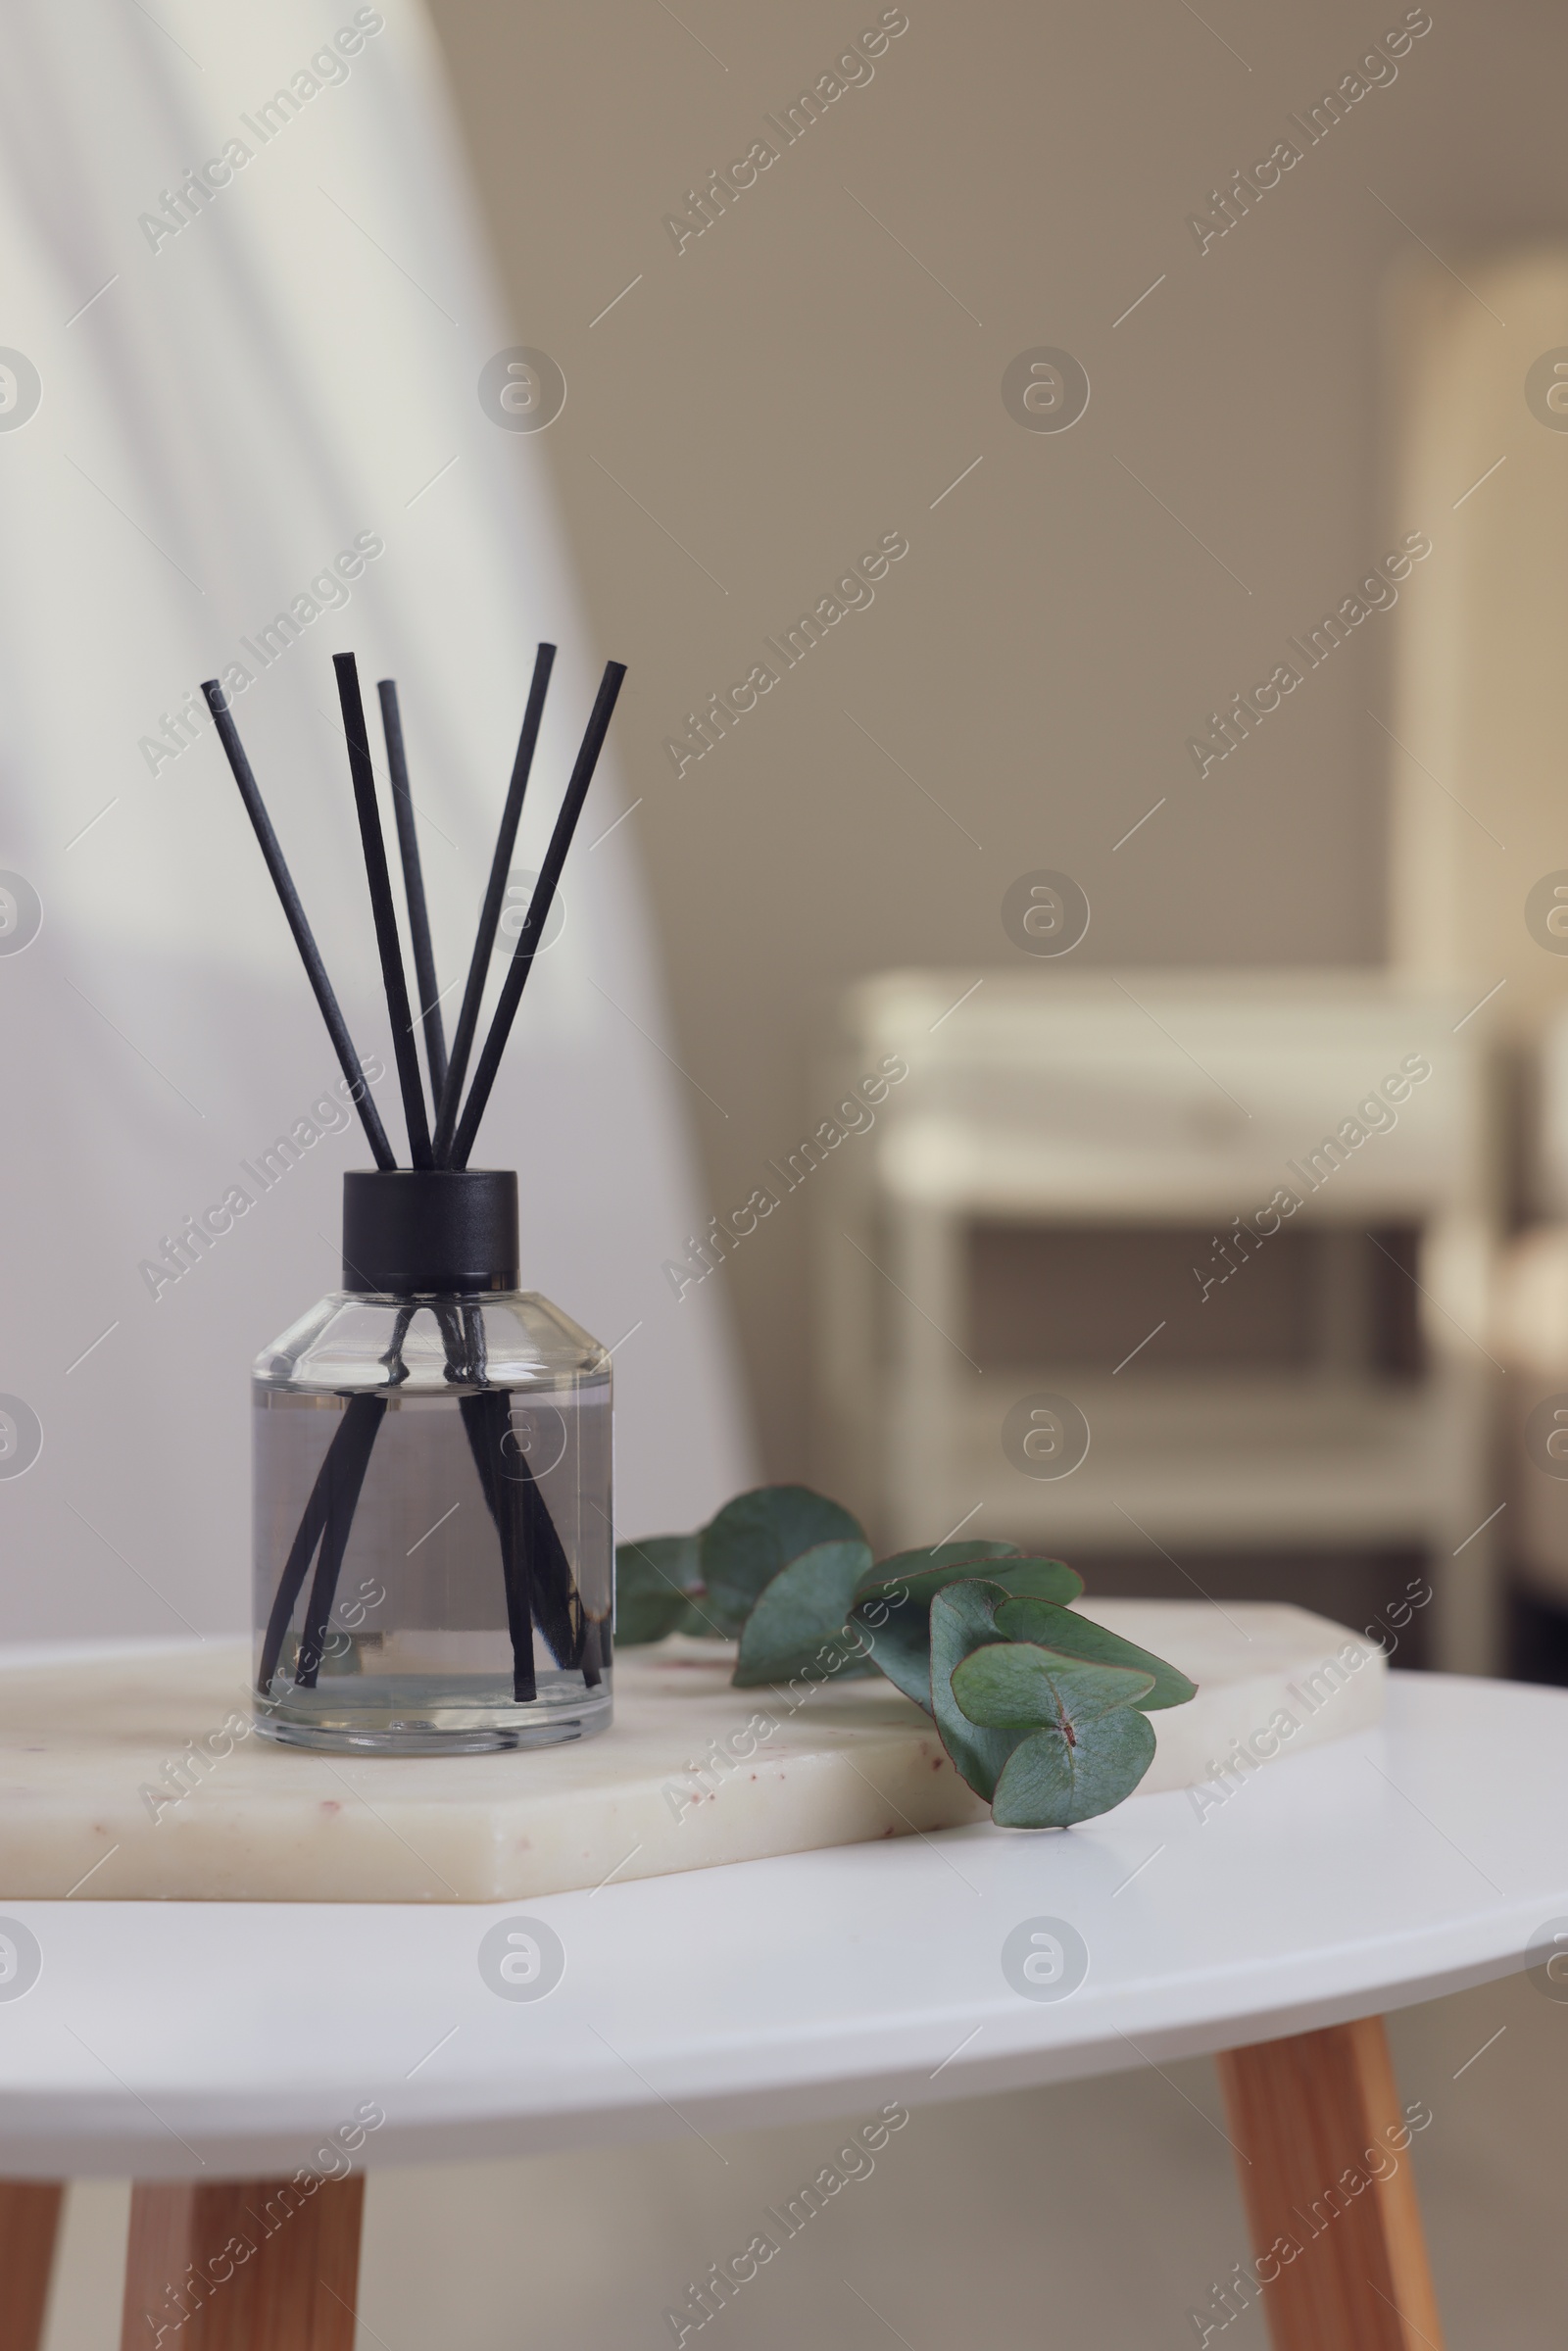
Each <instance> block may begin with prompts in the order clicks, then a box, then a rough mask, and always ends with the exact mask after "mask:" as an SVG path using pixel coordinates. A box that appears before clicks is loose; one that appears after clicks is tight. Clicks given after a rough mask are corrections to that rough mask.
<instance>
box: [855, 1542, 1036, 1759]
mask: <svg viewBox="0 0 1568 2351" xmlns="http://www.w3.org/2000/svg"><path fill="white" fill-rule="evenodd" d="M1006 1596H1007V1595H1006V1593H1005V1592H1004V1591H1003V1589H1002V1587H1001V1586H1000V1585H998V1584H992V1583H990V1582H986V1583H980V1582H977V1581H975V1580H973V1579H968V1578H966V1579H964V1580H963V1581H961V1582H959V1583H956V1584H950V1585H949V1586H948V1588H947V1590H946V1591H945V1592H938V1593H937V1596H936V1598H935V1599H934V1600H933V1601H932V1603H931V1614H930V1619H929V1624H930V1655H931V1680H930V1686H929V1693H928V1695H927V1697H926V1701H925V1703H926V1705H927V1707H928V1708H929V1710H930V1712H931V1714H932V1716H933V1717H934V1719H935V1722H936V1726H937V1729H938V1731H939V1732H940V1734H941V1737H942V1743H943V1745H944V1746H945V1747H946V1748H947V1750H948V1753H949V1754H950V1755H951V1756H952V1758H953V1760H954V1763H955V1765H956V1767H957V1771H958V1774H959V1776H960V1778H962V1779H964V1780H966V1781H967V1782H968V1784H969V1786H970V1787H971V1788H973V1789H974V1791H975V1794H976V1795H977V1796H984V1797H985V1799H986V1802H987V1803H988V1804H989V1803H990V1801H991V1799H992V1797H993V1796H994V1794H995V1793H996V1788H997V1779H998V1775H999V1774H1000V1772H1001V1771H1002V1768H1003V1766H1004V1764H1005V1762H1006V1760H1007V1757H1008V1756H1009V1755H1010V1754H1011V1753H1012V1750H1013V1748H1014V1747H1015V1746H1016V1745H1017V1743H1018V1739H1019V1734H1018V1733H1017V1732H1016V1731H991V1730H985V1729H982V1728H981V1727H980V1726H979V1725H978V1724H975V1723H972V1722H971V1721H970V1720H969V1717H968V1716H967V1715H966V1714H965V1713H964V1711H963V1709H962V1707H961V1706H960V1705H959V1704H958V1702H957V1700H956V1697H955V1696H954V1694H953V1676H954V1672H955V1670H956V1667H958V1666H959V1665H961V1664H962V1663H963V1661H964V1659H965V1658H966V1657H968V1656H970V1655H972V1653H973V1652H974V1651H975V1650H976V1649H979V1648H985V1647H987V1646H989V1645H990V1644H991V1643H992V1642H997V1643H1001V1642H1002V1641H1003V1639H1004V1636H1003V1635H1002V1634H1000V1633H999V1632H998V1631H997V1622H996V1612H997V1609H998V1607H999V1606H1000V1605H1001V1603H1002V1602H1003V1601H1004V1600H1005V1598H1006ZM872 1654H873V1655H876V1654H877V1652H876V1651H874V1650H873V1652H872ZM878 1662H880V1659H878Z"/></svg>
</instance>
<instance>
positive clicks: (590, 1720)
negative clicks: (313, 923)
mask: <svg viewBox="0 0 1568 2351" xmlns="http://www.w3.org/2000/svg"><path fill="white" fill-rule="evenodd" d="M553 653H554V649H553V648H552V647H550V646H541V647H540V649H539V657H538V661H537V662H536V664H535V669H534V679H533V687H532V691H531V692H530V695H529V699H528V708H527V712H526V715H525V717H524V720H523V726H522V733H521V738H520V740H519V743H518V747H517V756H516V759H515V763H514V767H513V774H512V782H511V785H510V787H509V790H508V794H507V800H506V805H505V808H504V810H503V814H502V820H501V827H500V833H499V837H498V839H497V843H496V849H495V855H494V857H493V858H492V862H491V871H490V881H489V886H488V888H487V890H486V894H485V900H484V906H483V910H482V912H481V915H480V920H479V929H478V936H477V937H476V939H475V942H474V948H473V955H472V958H471V960H470V963H469V969H468V978H467V985H466V991H465V995H464V1001H463V1007H462V1010H461V1012H460V1014H459V1019H458V1025H457V1029H456V1032H455V1034H454V1037H453V1042H452V1050H451V1053H450V1056H449V1055H448V1053H447V1050H446V1042H445V1035H444V1028H443V1023H442V1020H441V1013H440V1006H439V1001H438V997H439V992H438V989H437V986H436V979H435V968H434V957H433V953H432V950H431V944H430V933H429V924H428V920H427V916H426V910H425V902H424V890H423V883H422V879H421V875H420V867H419V854H418V843H417V834H416V829H415V822H414V808H413V802H412V799H411V797H410V792H409V780H408V772H407V764H406V759H405V756H404V748H403V736H402V726H401V722H400V717H399V710H398V701H397V690H396V687H395V686H394V685H393V684H392V682H391V681H390V680H384V681H383V682H382V684H381V687H380V700H381V712H382V720H383V727H384V731H385V738H386V751H387V765H388V769H389V772H390V779H391V786H392V797H393V805H394V812H395V816H396V820H397V831H398V840H399V846H400V851H401V857H402V865H403V879H404V886H405V900H406V910H407V919H408V929H409V937H410V943H411V947H412V951H413V960H414V967H415V976H416V979H417V986H418V995H419V1003H420V1006H421V1009H420V1012H419V1014H418V1021H417V1025H418V1027H419V1028H420V1029H421V1030H422V1033H423V1038H424V1046H425V1056H426V1062H427V1066H428V1072H429V1087H430V1093H429V1109H428V1112H427V1109H426V1102H425V1096H424V1091H423V1086H422V1082H421V1077H420V1071H419V1065H418V1054H417V1047H416V1044H415V1031H416V1019H415V1015H414V1013H413V1010H412V1007H411V1004H410V998H409V992H408V981H407V976H406V973H405V970H404V963H403V951H402V945H401V941H400V938H399V933H398V922H397V911H396V906H395V904H394V900H393V896H392V885H391V875H390V870H389V867H388V863H387V857H386V850H385V844H384V838H383V834H382V830H381V819H380V811H379V806H378V803H377V798H376V787H375V779H374V773H373V769H372V767H371V763H370V755H369V749H368V738H367V730H366V725H365V714H364V709H363V706H362V703H361V698H360V689H359V681H358V676H357V673H356V670H355V664H354V660H353V656H352V655H340V656H339V657H337V661H336V668H337V673H338V690H339V697H340V701H341V705H342V710H343V722H344V732H345V735H346V737H347V740H348V746H349V762H350V771H351V774H352V777H353V783H354V792H355V800H356V805H357V808H358V812H359V819H360V832H361V839H362V843H363V847H364V851H365V863H366V874H367V879H368V885H369V894H370V905H371V911H372V914H373V916H374V921H375V930H376V939H377V943H378V947H379V950H380V956H381V967H382V979H383V983H384V985H385V989H386V997H387V1008H388V1012H389V1015H390V1018H391V1024H392V1037H393V1047H394V1053H395V1056H396V1059H397V1065H398V1078H399V1085H400V1090H401V1092H402V1096H403V1105H404V1111H405V1115H406V1118H407V1121H408V1128H409V1149H410V1157H411V1159H412V1161H413V1165H412V1166H411V1167H399V1166H397V1164H396V1163H395V1160H394V1157H393V1153H392V1148H391V1145H390V1144H389V1142H388V1141H387V1137H386V1133H385V1130H384V1128H383V1127H382V1124H381V1121H380V1117H379V1114H378V1113H377V1111H376V1109H375V1106H374V1104H373V1103H372V1102H371V1101H370V1099H369V1094H368V1088H367V1086H366V1083H365V1079H364V1075H363V1072H362V1070H361V1067H360V1062H359V1057H358V1055H357V1054H356V1053H355V1050H354V1046H353V1043H352V1040H351V1039H350V1037H349V1033H348V1029H347V1026H346V1024H345V1023H344V1020H343V1015H342V1012H341V1010H340V1008H339V1006H338V1004H337V1000H336V998H335V996H334V994H333V992H332V989H331V986H330V984H329V982H328V980H327V977H326V973H325V970H324V968H323V967H322V964H321V958H320V955H319V953H318V951H317V947H316V942H315V939H314V937H313V935H312V933H311V929H310V925H309V923H308V922H307V920H306V917H305V912H304V908H303V906H301V904H300V900H299V896H298V893H297V891H296V890H295V888H294V884H293V881H292V879H291V877H290V875H289V872H288V868H287V865H286V863H285V862H284V859H283V856H282V852H281V850H280V848H279V846H278V843H277V838H276V835H275V834H274V832H273V830H272V826H271V822H270V818H269V816H268V814H267V810H266V808H265V806H264V804H263V802H262V798H261V794H260V792H259V790H258V788H257V785H256V781H255V778H254V776H253V775H252V772H251V769H250V764H249V761H248V760H247V759H246V757H245V753H244V750H243V748H242V747H241V745H240V742H239V737H238V735H237V733H236V731H235V728H234V722H233V718H232V715H231V714H230V712H229V710H228V709H227V706H226V704H225V703H224V701H223V697H222V693H221V688H220V687H219V686H218V684H217V682H216V680H215V681H211V682H210V683H209V684H208V685H206V686H205V687H204V689H203V691H204V693H205V694H206V696H207V701H208V705H209V708H210V709H211V710H212V712H213V716H214V719H215V721H216V723H217V726H218V731H219V734H220V737H221V741H222V744H223V748H224V751H225V752H226V754H227V757H228V760H229V765H230V767H231V768H232V770H233V773H234V778H235V781H236V783H237V784H238V785H239V789H240V794H241V797H242V799H243V800H244V802H245V806H246V808H247V811H248V812H249V815H250V818H251V822H252V825H253V826H254V828H255V831H256V835H257V838H258V840H259V841H260V843H261V847H262V851H263V855H264V856H265V857H266V859H267V862H268V866H269V869H270V872H271V875H272V880H273V883H274V885H275V887H276V890H277V894H278V897H279V899H280V901H281V903H282V906H283V909H284V911H285V913H286V914H287V916H288V919H289V923H290V927H291V928H292V930H293V932H294V937H295V941H296V943H297V945H298V946H299V949H300V953H301V955H302V957H303V959H304V962H305V967H306V970H307V973H308V974H309V976H310V979H311V984H312V986H313V988H314V989H315V992H316V996H317V1001H318V1003H319V1005H320V1008H321V1011H322V1014H323V1016H324V1018H325V1020H326V1024H327V1028H328V1030H329V1032H330V1033H331V1036H332V1040H333V1044H334V1046H335V1047H336V1048H337V1051H338V1056H339V1059H340V1061H341V1062H342V1065H343V1068H344V1072H345V1075H346V1076H347V1077H348V1078H349V1080H350V1092H351V1096H352V1098H353V1100H354V1101H355V1103H356V1106H357V1108H358V1109H359V1113H360V1117H361V1121H362V1123H363V1125H364V1127H365V1132H366V1137H367V1140H368V1143H369V1146H370V1150H371V1153H372V1155H373V1157H374V1159H375V1162H376V1164H375V1167H374V1168H373V1169H365V1170H360V1171H355V1172H353V1173H350V1174H348V1175H346V1176H345V1178H344V1195H343V1286H342V1288H341V1289H340V1290H335V1291H333V1292H331V1293H330V1294H329V1295H328V1296H327V1297H326V1298H322V1299H321V1300H320V1302H319V1304H318V1305H316V1306H313V1307H312V1308H311V1310H310V1312H309V1313H307V1314H305V1315H302V1316H301V1317H300V1319H299V1320H298V1321H297V1322H295V1323H293V1324H292V1325H291V1326H290V1327H289V1329H288V1330H286V1331H285V1332H284V1333H283V1334H282V1336H281V1337H280V1338H278V1339H275V1340H274V1341H273V1342H272V1344H271V1346H270V1347H267V1348H266V1349H265V1350H264V1351H263V1353H262V1354H261V1355H260V1356H259V1357H258V1358H257V1362H256V1365H255V1370H254V1382H253V1399H254V1402H253V1449H252V1458H253V1472H254V1501H253V1514H252V1524H253V1561H254V1584H255V1597H256V1688H255V1713H256V1720H257V1727H258V1729H259V1730H260V1731H262V1732H263V1733H264V1734H265V1735H266V1736H267V1737H269V1738H271V1739H280V1740H284V1741H286V1742H289V1743H291V1744H294V1745H298V1746H309V1747H324V1748H328V1749H333V1750H336V1751H339V1752H346V1753H359V1754H404V1755H407V1754H434V1753H473V1752H483V1751H488V1750H493V1749H496V1748H508V1747H530V1746H541V1745H549V1744H553V1743H555V1742H556V1741H558V1740H561V1739H580V1738H584V1737H587V1736H589V1735H591V1734H592V1733H594V1732H597V1731H602V1730H604V1729H606V1728H608V1726H609V1723H610V1719H611V1627H612V1618H613V1560H614V1536H613V1514H612V1495H611V1367H610V1359H609V1356H608V1354H607V1353H606V1350H605V1349H604V1348H603V1347H601V1346H600V1345H599V1343H598V1342H597V1341H596V1340H594V1339H591V1338H590V1337H589V1336H588V1334H587V1333H586V1332H585V1331H582V1330H580V1329H579V1328H578V1327H577V1325H576V1324H575V1323H574V1322H572V1321H571V1320H570V1318H569V1317H568V1316H567V1315H565V1314H564V1313H563V1312H562V1311H561V1310H560V1308H559V1307H556V1306H553V1305H551V1304H550V1302H549V1301H548V1300H547V1299H545V1298H540V1297H538V1296H537V1295H536V1294H534V1293H532V1292H525V1291H522V1290H520V1289H519V1288H518V1263H517V1257H518V1247H517V1180H516V1177H515V1175H513V1174H512V1173H511V1172H510V1171H507V1170H502V1169H493V1168H470V1167H469V1166H468V1163H467V1161H468V1153H469V1151H470V1150H471V1149H472V1145H473V1140H474V1136H475V1133H476V1131H477V1128H478V1124H479V1120H480V1118H481V1117H482V1115H483V1112H484V1107H485V1103H486V1102H487V1101H488V1098H489V1094H490V1090H491V1087H492V1086H493V1084H494V1081H495V1075H496V1071H497V1068H498V1067H499V1064H500V1059H501V1054H502V1052H503V1051H504V1048H505V1045H506V1040H507V1036H508V1033H509V1031H510V1029H511V1025H512V1021H513V1018H514V1015H515V1011H516V1008H517V1003H518V1001H519V999H520V997H521V993H522V988H523V985H524V983H525V981H526V979H527V976H528V972H529V970H530V968H531V966H532V962H533V957H534V954H535V952H536V949H537V945H538V942H539V940H540V939H541V938H542V936H543V933H544V926H545V923H546V921H547V919H548V917H549V913H550V908H551V905H552V902H553V899H554V895H555V890H556V886H557V884H558V882H559V880H560V875H561V870H562V866H563V865H564V861H565V856H566V852H567V849H568V848H569V846H570V842H571V836H572V833H573V830H574V829H575V826H576V822H577V818H578V815H579V814H580V813H581V809H582V804H583V800H584V798H585V796H586V793H587V789H588V784H589V781H590V779H591V777H592V774H593V770H594V766H595V763H596V762H597V759H598V757H599V753H600V750H601V749H602V747H603V744H604V739H605V734H606V731H607V729H608V727H609V723H610V715H611V711H612V710H613V707H614V701H615V696H616V694H617V693H618V691H619V687H620V681H621V678H622V677H623V676H624V674H625V672H624V670H623V669H622V668H621V666H620V665H619V663H616V662H612V663H610V664H609V665H608V667H607V669H606V671H605V676H604V680H603V682H602V684H601V687H600V691H599V696H598V699H597V701H596V703H595V705H594V710H593V714H592V716H591V718H590V720H589V724H588V730H587V734H586V735H585V737H584V740H583V745H582V749H581V751H580V752H579V754H578V758H577V761H576V764H575V766H574V768H573V771H572V775H571V779H570V781H569V783H568V784H567V787H566V792H565V795H564V800H563V804H562V808H561V811H560V814H559V816H558V818H557V822H556V826H555V831H554V833H553V836H552V839H551V842H550V847H549V850H548V852H547V854H546V857H545V861H544V864H543V866H542V868H541V871H540V875H539V880H538V883H537V884H536V886H535V890H534V893H533V898H532V903H531V904H530V906H529V908H528V913H527V918H526V920H525V921H524V923H523V925H522V928H521V930H520V931H519V933H518V934H517V937H516V940H515V943H514V947H513V952H512V955H511V957H510V959H509V962H508V965H507V970H506V977H505V979H504V981H503V983H502V987H501V991H500V995H499V998H498V1000H497V1003H496V1005H495V1008H494V1011H493V1014H492V1018H491V1023H490V1028H489V1032H488V1035H487V1037H486V1039H485V1043H484V1046H483V1050H482V1052H481V1053H480V1054H479V1058H478V1061H477V1063H476V1065H475V1069H474V1074H473V1080H472V1084H471V1085H470V1087H469V1089H468V1093H467V1097H466V1101H465V1100H464V1099H463V1086H464V1080H465V1078H466V1073H467V1067H468V1061H469V1056H470V1054H471V1053H472V1049H473V1043H474V1038H475V1035H476V1033H477V1028H478V1021H479V1013H480V1009H481V1004H482V999H483V994H484V981H485V975H486V972H487V970H488V968H489V965H490V960H491V955H492V951H493V949H494V945H495V939H496V933H497V928H498V924H499V919H500V913H501V907H502V904H503V900H504V897H505V892H506V886H507V877H508V871H509V866H510V861H511V856H512V850H513V845H514V842H515V836H516V830H517V822H518V818H519V816H520V813H521V807H522V798H523V793H524V790H525V788H526V784H527V779H528V773H529V769H530V767H531V764H532V759H533V750H534V745H535V742H536V740H537V736H538V731H539V722H540V718H541V716H542V713H543V705H544V696H545V689H546V686H547V684H548V680H549V674H550V667H551V661H552V659H553Z"/></svg>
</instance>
